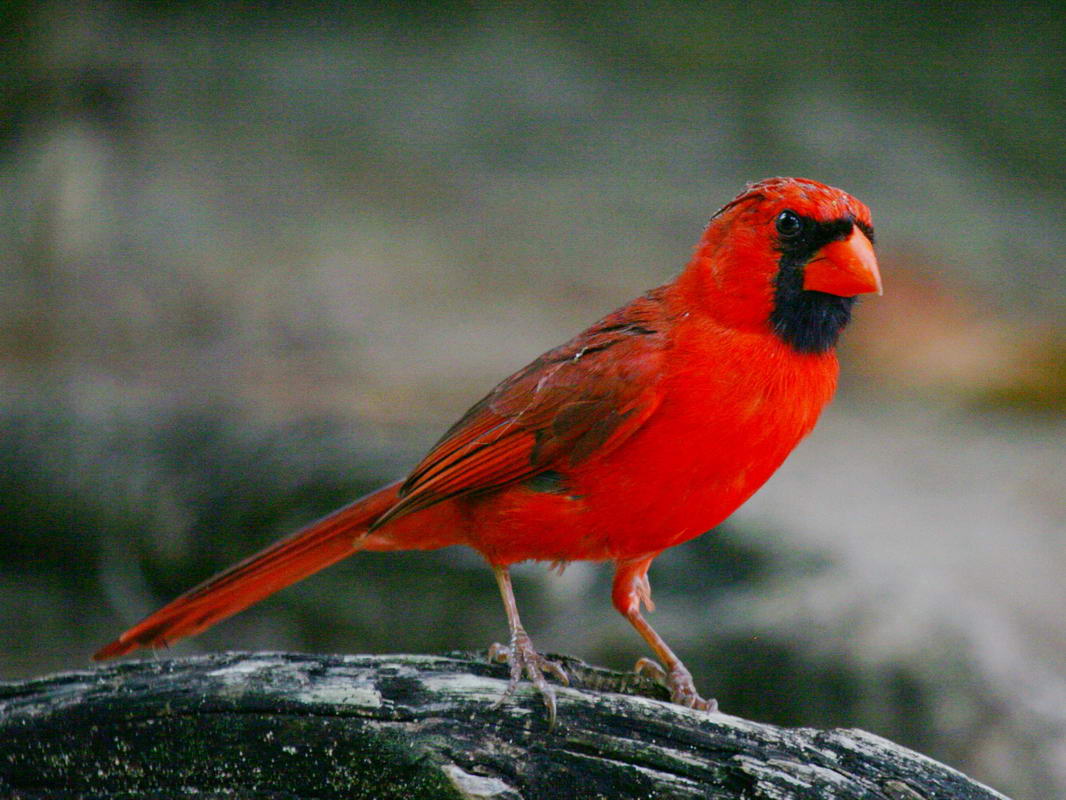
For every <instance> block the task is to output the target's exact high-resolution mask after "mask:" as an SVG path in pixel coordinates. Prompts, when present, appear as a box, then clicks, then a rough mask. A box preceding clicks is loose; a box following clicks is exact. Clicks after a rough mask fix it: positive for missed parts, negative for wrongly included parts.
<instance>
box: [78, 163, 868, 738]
mask: <svg viewBox="0 0 1066 800" xmlns="http://www.w3.org/2000/svg"><path fill="white" fill-rule="evenodd" d="M872 242H873V227H872V224H871V220H870V212H869V210H868V209H867V208H866V206H865V205H863V204H862V203H861V202H859V201H858V200H856V199H855V198H854V197H851V196H850V195H848V194H847V193H845V192H842V191H840V190H839V189H834V188H832V187H829V186H826V185H824V184H821V183H817V182H815V181H811V180H804V179H798V178H771V179H768V180H764V181H761V182H759V183H755V184H751V185H749V186H748V187H747V188H746V189H745V190H744V191H743V192H742V193H741V194H740V195H738V196H737V197H736V198H735V199H733V200H732V201H730V202H729V203H727V204H726V205H725V206H724V207H723V208H721V209H720V210H719V211H718V212H717V213H716V214H715V215H714V216H713V217H712V218H711V221H710V223H709V224H708V226H707V229H706V230H705V232H704V234H703V237H702V239H701V240H700V242H699V245H698V246H697V248H696V251H695V254H694V255H693V257H692V260H691V261H690V263H689V264H688V266H687V267H686V269H685V270H684V271H683V272H682V273H681V274H680V275H678V276H677V278H675V279H674V280H673V281H671V282H670V283H667V284H666V285H664V286H660V287H659V288H657V289H652V290H651V291H650V292H648V293H647V294H645V295H644V296H642V297H639V298H637V299H636V300H634V301H633V302H631V303H629V304H628V305H626V306H624V307H623V308H621V309H619V310H617V311H615V312H614V313H613V314H610V315H608V316H606V317H604V318H603V319H602V320H600V321H599V322H597V323H596V324H594V325H593V326H592V327H590V328H588V329H587V330H586V331H584V332H583V333H580V334H578V335H577V336H575V337H574V338H573V339H571V340H570V341H569V342H567V343H566V344H564V345H561V346H560V347H556V348H555V349H554V350H549V351H548V352H547V353H545V354H544V355H542V356H540V358H538V359H536V360H535V361H533V363H531V364H529V365H528V366H527V367H525V368H524V369H522V370H519V371H518V372H516V373H515V374H514V375H512V376H511V377H509V378H507V379H506V380H505V381H503V382H502V383H501V384H499V385H498V386H497V387H496V388H495V389H493V390H492V391H491V392H489V394H488V395H487V396H486V397H485V398H484V399H482V400H481V401H480V402H478V403H476V404H475V405H474V406H473V407H472V408H471V409H470V410H469V411H468V412H467V413H466V414H465V415H464V416H463V417H462V419H460V420H459V421H458V422H457V423H455V425H453V426H452V427H451V429H449V430H448V431H447V432H446V433H445V434H444V436H443V437H442V438H441V440H440V441H439V442H437V444H436V445H435V446H434V447H433V448H432V449H431V450H430V451H429V454H428V455H427V456H426V457H425V458H423V459H422V461H421V462H420V463H419V464H418V465H417V466H416V467H415V468H414V470H413V471H412V472H411V473H410V475H408V476H407V478H406V479H405V480H403V481H399V482H397V483H393V484H391V485H389V486H386V487H384V488H382V489H379V490H378V491H376V492H373V493H372V494H369V495H367V496H366V497H363V498H362V499H360V500H356V501H355V502H354V503H352V504H351V505H348V506H346V507H344V508H342V509H340V510H338V511H335V512H334V513H332V514H331V515H329V516H327V517H325V518H324V519H322V520H320V521H318V522H316V523H313V524H312V525H310V526H308V527H307V528H304V529H303V530H301V531H299V532H297V533H296V534H294V535H292V536H290V537H288V538H286V539H283V540H281V541H279V542H278V543H276V544H274V545H273V546H271V547H268V548H267V549H265V550H263V551H262V552H260V553H258V554H256V555H254V556H252V557H251V558H249V559H247V560H245V561H242V562H240V563H239V564H236V565H235V566H233V567H231V568H229V569H228V570H226V571H225V572H222V573H221V574H219V575H217V576H215V577H213V578H211V579H209V580H208V581H207V582H205V583H202V584H201V585H199V586H197V587H196V588H194V589H192V590H190V591H188V592H186V593H185V594H183V595H181V596H180V597H178V598H177V599H176V600H174V601H173V602H171V603H170V604H169V605H167V606H164V607H163V608H162V609H160V610H159V611H156V612H155V613H154V614H151V615H150V616H148V617H147V618H145V619H144V620H143V621H141V622H140V623H138V624H137V625H135V626H134V627H132V628H130V629H129V630H128V631H126V632H125V633H123V634H122V635H121V636H120V637H119V638H118V639H116V640H115V641H114V642H112V643H111V644H109V645H107V646H106V647H104V648H103V649H101V650H100V651H99V652H98V653H96V655H95V656H94V658H96V659H107V658H112V657H114V656H119V655H122V654H124V653H128V652H130V651H131V650H135V649H137V648H138V647H146V646H159V645H166V644H169V643H171V642H175V641H177V640H178V639H181V638H183V637H185V636H191V635H193V634H195V633H199V632H200V631H203V630H204V629H206V628H208V627H210V626H211V625H213V624H215V623H216V622H218V621H219V620H222V619H225V618H226V617H228V616H230V615H231V614H235V613H237V612H238V611H240V610H242V609H244V608H247V607H248V606H250V605H252V604H253V603H255V602H258V601H259V600H262V599H263V598H265V597H267V596H268V595H270V594H273V593H274V592H276V591H278V590H279V589H281V588H283V587H285V586H288V585H289V584H291V583H294V582H296V581H298V580H300V579H302V578H306V577H307V576H308V575H311V574H312V573H314V572H317V571H318V570H320V569H322V568H324V567H327V566H329V565H330V564H333V563H335V562H336V561H339V560H340V559H342V558H345V557H346V556H350V555H351V554H353V553H356V552H358V551H360V550H375V551H382V550H426V549H433V548H438V547H445V546H447V545H454V544H465V545H468V546H469V547H472V548H474V549H475V550H477V551H478V552H479V553H481V554H482V555H483V556H484V557H485V560H486V561H488V563H489V564H490V565H491V566H492V570H493V572H494V573H495V575H496V581H497V583H498V584H499V587H500V593H501V595H502V596H503V605H504V609H505V611H506V612H507V620H508V623H509V625H510V632H511V637H510V644H509V645H508V646H506V647H503V646H500V645H493V648H492V650H491V651H490V652H491V654H492V656H493V657H494V658H496V659H498V660H500V661H506V662H509V663H510V682H509V684H508V688H507V690H506V692H505V693H504V695H503V697H501V702H502V700H503V699H504V698H506V697H508V696H509V695H511V694H512V693H513V691H514V689H515V686H516V685H517V683H518V682H519V680H520V679H521V678H522V676H523V675H525V676H526V677H527V678H528V679H529V680H530V681H531V682H532V683H533V684H534V685H535V686H536V687H537V688H538V689H539V691H540V693H541V696H542V697H543V699H544V702H545V704H546V705H547V707H548V713H549V718H550V720H551V721H552V722H554V719H555V695H554V692H553V691H552V689H551V687H550V686H549V685H548V684H547V682H546V681H545V673H549V674H551V675H553V676H555V677H556V678H558V679H559V680H560V681H562V682H563V683H566V682H567V676H566V673H565V672H564V671H563V669H562V668H561V667H560V666H559V665H558V664H556V663H555V662H552V661H550V660H548V659H546V658H544V657H543V656H541V655H540V654H539V653H538V652H537V651H536V650H535V649H534V648H533V644H532V642H531V641H530V638H529V636H528V635H527V634H526V631H525V629H524V628H523V627H522V622H521V620H520V619H519V616H518V609H517V607H516V605H515V599H514V594H513V593H512V590H511V579H510V575H509V572H508V569H509V567H510V566H511V565H512V564H514V563H516V562H520V561H526V560H529V559H536V560H539V561H550V562H558V563H561V564H565V563H566V562H570V561H577V560H592V561H612V562H614V566H615V577H614V587H613V592H612V599H613V602H614V606H615V608H617V609H618V611H620V612H621V613H622V614H623V615H624V616H625V617H626V619H628V620H629V622H630V623H631V624H632V625H633V627H634V628H636V629H637V631H638V632H639V633H640V635H641V636H643V637H644V639H645V640H646V641H647V643H648V644H649V645H650V646H651V649H652V650H653V651H654V652H655V654H656V656H658V658H659V660H660V661H661V662H662V666H661V667H660V666H659V665H658V664H657V663H655V662H653V661H651V660H649V659H641V660H640V661H639V662H638V663H637V669H638V671H644V672H649V673H651V674H653V675H654V676H655V677H656V678H657V679H658V680H660V681H662V682H664V683H665V684H666V686H667V688H668V689H669V690H670V696H671V698H672V699H673V700H674V702H676V703H680V704H682V705H685V706H689V707H693V708H700V709H707V710H714V709H715V708H716V707H717V704H716V703H715V701H714V700H706V699H704V698H702V697H700V695H699V694H698V693H697V691H696V688H695V685H694V684H693V681H692V675H691V673H690V672H689V671H688V669H686V668H685V666H684V665H683V664H682V663H681V661H680V659H678V657H677V656H676V655H674V653H673V651H672V650H671V649H670V648H669V647H668V646H667V644H666V642H664V641H663V639H662V638H661V637H660V636H659V635H658V634H657V633H656V632H655V631H654V630H653V629H652V627H651V625H649V624H648V622H647V621H646V620H645V618H644V616H643V615H642V614H641V604H643V605H645V606H647V607H648V609H649V610H650V609H651V608H652V603H651V584H650V583H649V581H648V567H649V566H650V565H651V562H652V560H653V559H654V558H655V557H656V556H657V555H659V553H661V552H662V551H663V550H665V549H666V548H668V547H673V546H674V545H676V544H680V543H681V542H684V541H686V540H688V539H691V538H693V537H695V536H699V535H700V534H702V533H704V532H705V531H707V530H709V529H710V528H712V527H714V526H715V525H717V524H718V523H720V522H721V521H722V520H724V519H725V518H726V517H727V516H729V515H730V514H731V513H732V512H733V511H734V510H735V509H736V508H737V507H738V506H739V505H740V504H741V503H743V502H744V501H745V500H747V499H748V498H749V497H750V496H751V495H752V494H753V493H754V492H755V491H756V490H757V489H758V488H759V487H760V486H761V485H762V484H763V483H764V482H765V481H766V479H767V478H769V477H770V475H771V474H772V473H773V472H774V470H776V469H777V468H778V467H779V466H780V465H781V463H782V462H783V461H784V460H785V458H786V457H787V456H788V454H789V452H791V450H792V449H793V448H794V447H795V446H796V444H797V443H798V442H799V441H800V439H802V438H803V437H804V436H805V435H806V434H807V433H808V432H809V431H810V430H811V429H812V428H813V427H814V424H815V421H816V420H817V418H818V414H819V413H820V412H821V410H822V408H823V407H824V406H825V405H826V403H828V402H829V400H830V398H831V397H832V396H833V392H834V390H835V388H836V381H837V371H838V367H837V359H836V355H835V352H834V346H835V344H836V341H837V337H838V336H839V334H840V331H841V329H842V328H843V327H844V326H845V325H846V324H847V322H848V320H849V318H850V315H851V308H852V305H853V304H854V302H855V297H856V295H859V294H863V293H867V292H878V293H880V290H881V278H880V275H879V272H878V267H877V260H876V258H875V256H874V251H873V245H872Z"/></svg>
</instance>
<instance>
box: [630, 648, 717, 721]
mask: <svg viewBox="0 0 1066 800" xmlns="http://www.w3.org/2000/svg"><path fill="white" fill-rule="evenodd" d="M633 671H634V672H636V673H637V674H638V675H644V676H647V677H649V678H651V679H652V680H653V681H655V682H656V683H659V684H662V685H663V686H665V687H666V688H667V689H668V690H669V692H670V700H671V701H672V702H674V703H677V704H678V705H680V706H685V707H686V708H695V709H697V710H699V711H710V712H714V711H717V710H718V701H717V700H715V699H714V698H713V697H712V698H710V699H704V698H702V697H700V695H699V692H697V691H696V684H695V683H693V681H692V673H690V672H689V671H688V670H687V669H686V668H685V666H684V664H681V663H680V662H679V663H678V664H677V666H675V667H674V668H673V669H671V670H670V671H669V672H667V671H666V670H665V669H663V668H662V666H660V665H659V664H658V663H656V662H655V661H652V660H651V659H650V658H642V659H640V660H639V661H637V663H636V666H634V667H633Z"/></svg>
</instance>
